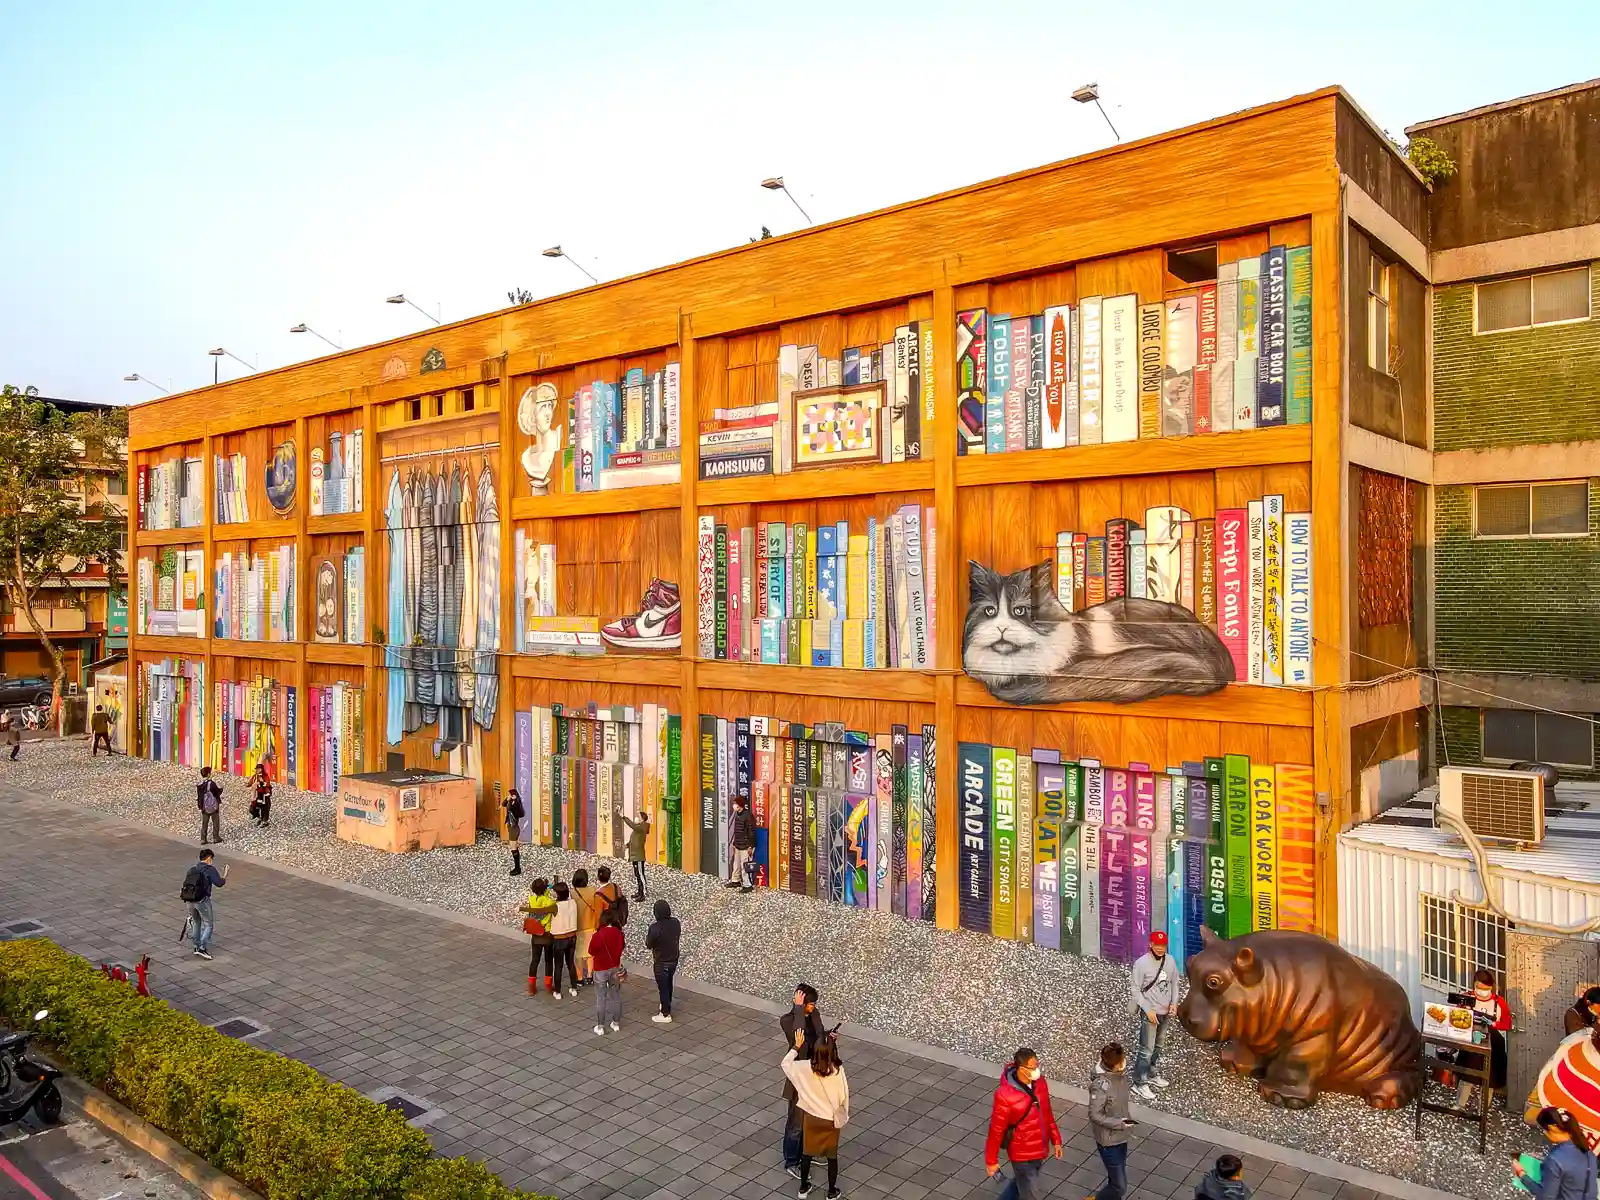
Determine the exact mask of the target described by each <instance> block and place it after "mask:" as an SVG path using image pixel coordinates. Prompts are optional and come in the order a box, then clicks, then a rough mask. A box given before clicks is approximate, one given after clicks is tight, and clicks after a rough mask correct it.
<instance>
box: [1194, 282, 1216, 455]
mask: <svg viewBox="0 0 1600 1200" xmlns="http://www.w3.org/2000/svg"><path fill="white" fill-rule="evenodd" d="M1197 313H1198V316H1197V320H1198V337H1197V342H1196V347H1197V348H1196V355H1195V363H1194V431H1195V432H1196V433H1211V432H1213V430H1214V429H1215V424H1214V422H1213V419H1212V410H1213V408H1214V405H1213V403H1212V392H1213V387H1212V384H1213V379H1212V370H1213V368H1214V367H1215V366H1216V363H1217V285H1216V284H1214V283H1208V284H1206V285H1205V286H1204V287H1202V288H1201V289H1200V294H1199V296H1198V307H1197Z"/></svg>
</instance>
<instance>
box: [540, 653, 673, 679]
mask: <svg viewBox="0 0 1600 1200" xmlns="http://www.w3.org/2000/svg"><path fill="white" fill-rule="evenodd" d="M682 671H683V660H682V659H680V658H679V657H678V656H677V655H676V654H660V655H656V656H652V657H645V656H644V655H622V654H600V655H596V656H594V657H593V658H582V657H579V656H576V655H570V654H517V655H513V656H511V674H512V676H513V677H515V678H517V679H557V680H570V681H572V682H573V683H575V684H576V683H580V682H581V683H633V684H639V685H642V686H645V687H677V686H678V685H679V683H680V682H681V680H682Z"/></svg>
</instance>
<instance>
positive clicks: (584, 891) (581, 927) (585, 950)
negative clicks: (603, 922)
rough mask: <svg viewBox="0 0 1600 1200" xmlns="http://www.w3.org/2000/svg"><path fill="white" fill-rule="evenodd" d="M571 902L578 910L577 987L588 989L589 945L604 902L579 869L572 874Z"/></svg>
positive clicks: (590, 977) (591, 969) (591, 977)
mask: <svg viewBox="0 0 1600 1200" xmlns="http://www.w3.org/2000/svg"><path fill="white" fill-rule="evenodd" d="M572 902H573V904H575V905H576V906H577V909H578V942H577V946H576V953H575V961H576V962H577V964H578V986H579V987H588V986H589V985H590V984H592V983H593V982H594V964H593V963H591V962H590V960H589V943H590V942H591V941H592V940H593V939H594V931H595V930H596V929H598V928H600V914H601V912H602V911H604V909H605V902H604V901H602V900H601V899H600V898H599V897H598V896H597V895H596V894H595V890H594V888H592V887H590V886H589V872H588V871H586V870H585V869H584V868H582V867H579V868H578V869H577V870H576V871H574V872H573V873H572Z"/></svg>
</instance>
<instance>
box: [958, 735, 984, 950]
mask: <svg viewBox="0 0 1600 1200" xmlns="http://www.w3.org/2000/svg"><path fill="white" fill-rule="evenodd" d="M957 758H958V759H959V760H960V763H961V852H960V855H959V857H958V874H957V887H958V888H959V889H960V902H959V906H958V907H959V913H960V920H961V927H962V928H963V929H970V930H973V931H974V932H975V933H988V932H989V929H990V920H991V917H992V913H991V912H990V906H989V898H990V881H991V879H992V877H993V871H992V868H991V865H990V862H989V847H990V843H991V837H992V834H991V828H990V822H991V813H992V811H993V806H992V804H991V801H990V794H989V747H988V746H986V745H983V744H982V743H979V742H962V743H961V745H960V747H959V749H958V752H957Z"/></svg>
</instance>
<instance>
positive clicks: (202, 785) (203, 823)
mask: <svg viewBox="0 0 1600 1200" xmlns="http://www.w3.org/2000/svg"><path fill="white" fill-rule="evenodd" d="M194 802H195V806H196V807H197V808H199V810H200V844H201V845H202V846H206V845H209V844H210V843H211V842H213V841H217V842H220V841H221V840H222V785H221V784H219V783H218V782H217V781H216V780H215V779H213V778H211V768H210V767H201V768H200V782H199V783H197V784H195V788H194ZM207 833H209V834H210V835H211V836H210V837H207V836H206V834H207Z"/></svg>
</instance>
